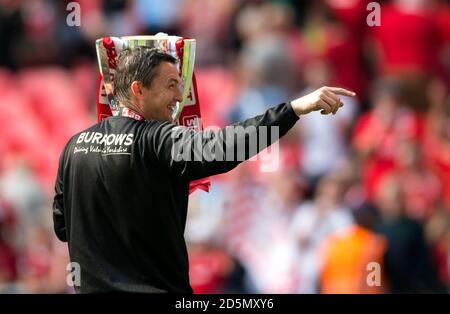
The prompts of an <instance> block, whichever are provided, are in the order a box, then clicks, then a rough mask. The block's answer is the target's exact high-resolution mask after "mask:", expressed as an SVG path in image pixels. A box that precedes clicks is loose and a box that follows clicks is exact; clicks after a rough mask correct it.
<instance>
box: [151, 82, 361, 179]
mask: <svg viewBox="0 0 450 314" xmlns="http://www.w3.org/2000/svg"><path fill="white" fill-rule="evenodd" d="M341 95H343V96H350V97H352V96H355V93H353V92H351V91H348V90H345V89H343V88H337V87H322V88H320V89H318V90H316V91H314V92H312V93H310V94H308V95H305V96H303V97H300V98H298V99H295V100H293V101H291V102H289V103H285V104H280V105H278V106H275V107H272V108H270V109H268V110H267V111H266V112H265V113H264V114H262V115H259V116H256V117H254V118H251V119H248V120H245V121H243V122H240V123H237V124H234V125H231V126H227V127H225V128H223V129H219V130H205V131H202V132H196V131H194V130H191V129H188V128H186V127H181V126H176V125H174V124H171V123H155V124H152V125H149V128H152V130H149V132H148V134H149V136H150V139H149V142H150V143H149V144H150V145H149V147H150V151H151V152H152V153H153V154H154V155H155V156H154V157H155V158H156V160H157V161H158V162H159V163H160V164H162V165H163V166H164V167H166V168H167V169H168V170H169V172H170V173H172V174H173V175H175V176H176V177H179V178H181V179H185V180H195V179H199V178H203V177H207V176H211V175H215V174H219V173H224V172H227V171H229V170H231V169H233V168H235V167H236V166H237V165H238V164H239V163H241V162H242V161H244V160H247V159H249V158H251V157H253V156H254V155H256V154H257V153H259V152H260V151H262V150H264V149H265V148H266V147H268V146H270V145H271V144H273V143H274V142H276V141H277V140H278V139H279V138H281V137H282V136H283V135H284V134H286V133H287V132H288V131H289V130H290V129H291V128H292V127H293V126H294V125H295V123H296V121H297V120H298V119H299V117H300V116H302V115H304V114H308V113H310V112H312V111H319V110H320V111H321V113H322V114H330V113H331V114H335V113H336V112H337V111H338V110H339V108H340V107H342V105H343V103H342V101H341V99H340V97H339V96H341Z"/></svg>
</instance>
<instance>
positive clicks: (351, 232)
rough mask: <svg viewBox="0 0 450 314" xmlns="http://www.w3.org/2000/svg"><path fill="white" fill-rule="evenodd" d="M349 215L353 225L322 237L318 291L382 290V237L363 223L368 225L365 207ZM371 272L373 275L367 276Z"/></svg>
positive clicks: (383, 287) (384, 243) (365, 291)
mask: <svg viewBox="0 0 450 314" xmlns="http://www.w3.org/2000/svg"><path fill="white" fill-rule="evenodd" d="M353 216H354V220H355V222H354V224H351V225H350V226H348V227H347V228H344V229H343V230H341V231H339V232H336V233H335V234H333V235H331V236H330V237H329V238H327V239H326V242H325V244H324V247H323V249H322V255H321V257H322V259H323V266H322V269H321V272H320V291H321V293H353V294H355V293H358V294H359V293H386V292H387V290H386V282H385V276H384V274H383V270H384V264H383V256H384V254H385V251H386V246H387V245H386V239H384V238H383V237H382V236H380V235H378V234H376V233H374V232H372V231H371V230H370V229H368V226H367V225H368V224H369V225H371V223H370V222H369V223H368V221H370V220H372V219H373V218H372V217H371V213H370V212H369V211H368V209H367V208H360V209H358V210H356V211H355V212H354V215H353ZM372 227H373V226H372ZM373 263H376V264H373ZM371 265H376V267H374V268H372V266H371ZM377 267H378V268H377ZM378 270H379V271H380V272H379V273H377V271H378ZM372 271H374V272H375V273H374V274H373V276H374V278H371V277H370V276H371V275H372V274H370V273H371V272H372ZM369 277H370V278H369ZM372 281H373V282H372Z"/></svg>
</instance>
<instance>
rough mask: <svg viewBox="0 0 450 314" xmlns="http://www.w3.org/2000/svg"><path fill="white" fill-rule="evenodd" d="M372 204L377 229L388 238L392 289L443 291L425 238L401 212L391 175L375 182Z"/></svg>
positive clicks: (401, 202)
mask: <svg viewBox="0 0 450 314" xmlns="http://www.w3.org/2000/svg"><path fill="white" fill-rule="evenodd" d="M375 205H376V206H377V208H378V209H379V212H380V214H381V219H382V220H381V223H380V225H379V226H378V228H377V230H378V231H379V232H380V233H381V234H383V235H384V236H385V237H386V239H387V241H388V249H387V251H386V255H385V258H384V262H385V268H386V269H385V271H386V276H387V279H388V281H389V287H390V291H391V292H393V293H424V292H443V291H444V287H443V285H442V283H440V282H439V280H438V278H437V275H436V273H435V269H436V268H435V267H434V266H433V264H432V260H431V255H430V251H429V248H428V246H427V244H426V242H425V239H424V234H423V227H422V226H421V225H420V224H419V223H418V222H416V221H415V220H412V219H410V218H408V217H407V216H406V215H405V207H404V206H405V202H404V195H403V193H402V189H401V186H400V183H399V181H398V179H397V178H395V177H394V176H386V177H385V178H384V179H383V181H382V182H381V183H380V184H379V186H378V189H377V194H376V198H375Z"/></svg>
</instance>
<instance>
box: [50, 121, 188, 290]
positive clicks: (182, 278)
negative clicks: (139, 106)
mask: <svg viewBox="0 0 450 314" xmlns="http://www.w3.org/2000/svg"><path fill="white" fill-rule="evenodd" d="M161 125H168V123H163V122H156V121H150V122H147V121H138V120H134V119H131V118H128V117H110V118H108V119H106V120H103V121H102V122H101V123H99V124H96V125H94V126H92V127H91V128H89V129H87V130H86V131H83V132H81V133H79V134H77V135H75V136H74V137H73V138H72V139H71V140H70V142H69V143H68V145H66V147H65V149H64V152H63V154H62V156H61V160H60V167H59V172H58V179H57V184H56V190H57V196H56V197H55V205H54V206H56V207H58V203H60V208H64V212H61V213H60V215H58V208H55V207H54V213H55V214H54V219H55V231H56V233H57V235H58V237H59V238H60V239H61V240H67V241H68V243H69V251H70V257H71V261H72V262H77V263H79V264H80V267H81V286H80V287H76V290H77V292H81V293H86V292H87V293H89V292H105V291H114V290H120V291H130V292H159V291H171V292H192V289H191V287H190V285H189V278H188V262H187V251H186V246H185V242H184V238H183V234H184V227H185V221H186V210H187V201H188V187H189V182H188V181H186V180H183V179H180V178H179V177H174V176H171V175H170V173H169V172H168V171H167V170H165V169H164V168H163V167H161V165H159V164H158V163H157V162H156V160H155V158H154V156H153V154H152V150H153V147H149V146H153V145H152V143H153V144H155V143H154V142H153V141H152V140H151V137H152V136H153V133H155V130H157V129H158V128H159V126H161ZM58 187H59V188H61V191H60V192H61V193H60V194H59V195H60V197H58ZM62 192H64V194H62ZM63 195H64V196H63ZM58 222H59V223H58ZM155 222H156V223H155ZM65 228H67V230H66V229H65Z"/></svg>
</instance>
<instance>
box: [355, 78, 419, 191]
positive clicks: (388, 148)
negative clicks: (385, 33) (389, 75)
mask: <svg viewBox="0 0 450 314" xmlns="http://www.w3.org/2000/svg"><path fill="white" fill-rule="evenodd" d="M372 98H373V108H372V109H371V110H369V111H368V112H366V113H364V114H363V115H361V116H360V117H359V118H358V121H357V122H356V125H355V127H354V129H353V139H352V142H353V147H354V148H355V150H356V152H357V153H358V157H359V158H360V160H361V162H362V169H361V171H362V175H363V180H364V186H365V189H366V191H367V196H368V198H369V199H372V198H373V194H374V188H375V185H376V184H377V182H378V181H379V180H380V178H382V176H383V175H384V173H386V172H387V171H391V170H393V169H394V168H395V167H396V162H395V157H394V156H395V152H396V149H397V147H398V145H399V144H400V142H401V141H403V140H405V139H415V140H420V139H421V137H422V136H423V129H424V123H425V121H424V117H423V116H421V115H419V114H416V113H414V112H413V111H411V110H410V109H408V108H407V107H405V106H403V105H402V98H401V87H400V85H399V83H398V81H395V80H394V81H392V80H382V81H379V82H378V84H377V85H376V86H375V88H374V91H373V96H372Z"/></svg>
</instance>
